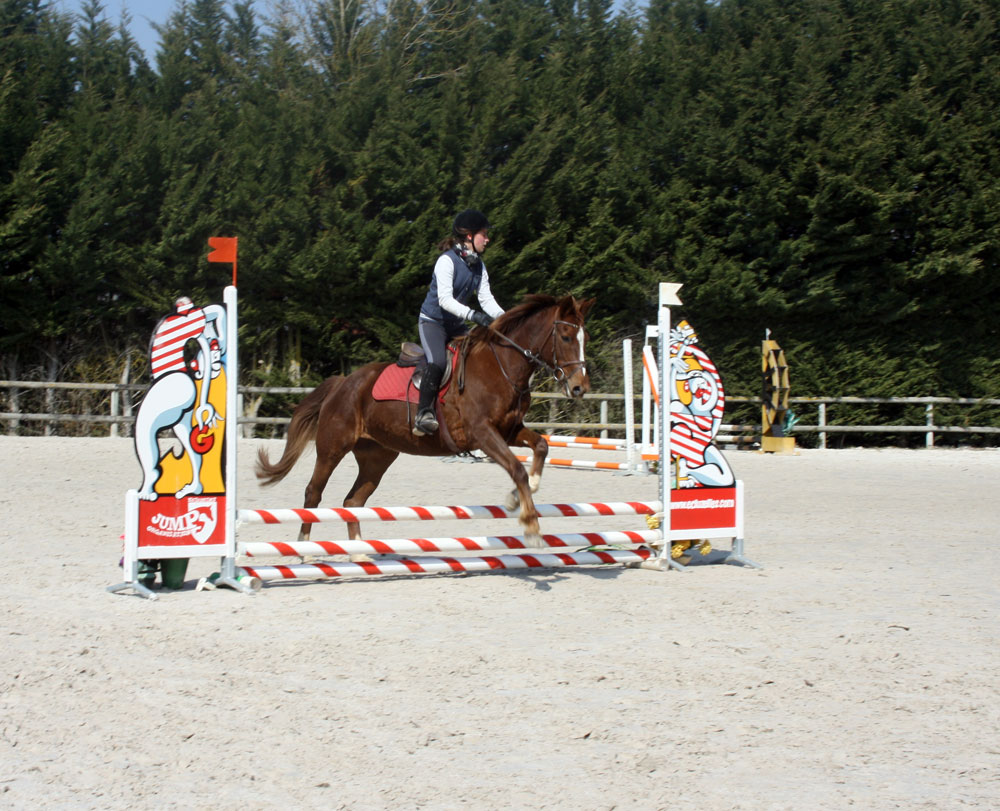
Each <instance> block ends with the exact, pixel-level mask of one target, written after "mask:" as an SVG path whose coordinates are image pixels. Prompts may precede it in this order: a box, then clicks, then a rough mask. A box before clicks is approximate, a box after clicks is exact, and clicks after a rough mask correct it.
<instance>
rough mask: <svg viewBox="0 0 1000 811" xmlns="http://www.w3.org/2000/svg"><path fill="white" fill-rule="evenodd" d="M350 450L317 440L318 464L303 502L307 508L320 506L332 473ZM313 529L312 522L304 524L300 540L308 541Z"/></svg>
mask: <svg viewBox="0 0 1000 811" xmlns="http://www.w3.org/2000/svg"><path fill="white" fill-rule="evenodd" d="M349 450H350V447H348V446H344V445H339V444H338V445H333V446H326V445H325V444H324V445H321V443H320V441H319V440H317V442H316V464H315V465H314V466H313V474H312V478H311V479H309V484H307V485H306V493H305V499H304V501H303V504H302V506H303V507H305V509H307V510H310V509H312V508H313V507H318V506H319V502H320V500H321V499H322V498H323V490H324V489H325V488H326V483H327V482H328V481H329V480H330V475H331V474H332V473H333V471H334V469H335V468H336V467H337V465H339V464H340V462H341V460H342V459H343V458H344V455H345V454H346V453H347V452H348V451H349ZM311 530H312V524H303V525H302V527H301V529H300V530H299V540H300V541H308V540H309V533H310V531H311Z"/></svg>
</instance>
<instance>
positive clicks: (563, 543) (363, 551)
mask: <svg viewBox="0 0 1000 811" xmlns="http://www.w3.org/2000/svg"><path fill="white" fill-rule="evenodd" d="M662 537H663V536H662V533H661V532H660V531H659V530H658V529H643V530H616V531H611V532H574V533H564V534H556V535H542V536H541V542H540V543H539V542H538V541H535V542H531V541H528V540H526V539H525V537H524V536H523V535H483V536H473V537H468V538H461V537H455V538H394V539H390V540H358V541H248V542H245V543H240V546H239V548H240V551H241V552H242V553H243V554H244V555H246V556H247V557H252V558H257V557H267V556H274V555H280V556H282V557H306V556H310V555H312V556H318V555H392V554H423V553H426V552H490V551H494V550H500V551H509V550H511V549H531V548H542V547H548V548H560V547H561V548H570V547H578V548H579V547H582V548H586V547H591V546H608V545H612V544H618V545H629V544H648V543H655V542H657V541H659V540H660V538H662Z"/></svg>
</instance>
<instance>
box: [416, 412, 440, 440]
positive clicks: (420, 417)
mask: <svg viewBox="0 0 1000 811" xmlns="http://www.w3.org/2000/svg"><path fill="white" fill-rule="evenodd" d="M437 429H438V421H437V420H436V419H435V418H434V412H433V411H431V410H430V409H429V408H425V409H424V410H423V411H420V412H418V413H417V416H416V417H414V418H413V433H414V434H415V435H416V436H427V434H433V433H434V432H435V431H437Z"/></svg>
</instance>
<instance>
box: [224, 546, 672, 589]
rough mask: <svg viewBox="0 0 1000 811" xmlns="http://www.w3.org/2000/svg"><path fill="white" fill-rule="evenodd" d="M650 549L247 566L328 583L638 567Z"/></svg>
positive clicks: (254, 573) (271, 576) (270, 577)
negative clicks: (408, 576) (347, 579)
mask: <svg viewBox="0 0 1000 811" xmlns="http://www.w3.org/2000/svg"><path fill="white" fill-rule="evenodd" d="M655 555H656V553H655V552H653V551H652V550H650V549H628V550H625V549H607V550H592V551H586V552H572V553H570V552H566V553H539V554H534V555H493V556H484V557H470V558H438V557H419V558H401V559H391V558H390V559H380V560H377V561H372V562H365V563H340V562H336V563H327V562H316V563H298V564H292V565H289V566H282V565H277V566H254V565H251V566H247V565H244V566H243V567H242V568H243V569H244V570H245V571H246V573H247V574H248V575H250V576H251V577H256V578H259V579H260V580H262V581H264V582H274V581H276V580H277V581H280V580H329V579H332V578H337V577H350V576H357V575H399V574H442V573H457V572H489V571H509V570H516V569H552V568H562V567H564V566H586V565H595V564H604V565H607V564H618V565H625V564H633V565H638V566H641V565H643V564H645V563H648V562H650V561H652V560H653V558H654V557H655Z"/></svg>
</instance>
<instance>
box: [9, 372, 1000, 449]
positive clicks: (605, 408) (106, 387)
mask: <svg viewBox="0 0 1000 811" xmlns="http://www.w3.org/2000/svg"><path fill="white" fill-rule="evenodd" d="M147 388H148V386H147V385H143V384H138V383H61V382H46V381H27V380H0V391H2V392H5V396H3V397H2V399H0V403H2V404H3V405H5V406H6V410H4V411H2V412H0V421H3V422H4V423H5V424H6V426H7V433H8V434H12V433H17V431H18V429H19V428H20V427H21V423H23V422H42V423H44V424H45V433H46V434H49V433H51V429H52V427H53V426H54V425H55V424H57V423H81V424H107V425H108V426H109V429H108V430H109V436H119V435H120V432H121V431H122V429H126V428H128V427H129V426H130V425H131V424H132V423H133V422H134V421H135V417H134V415H133V411H134V409H135V408H136V407H137V406H135V405H133V402H134V401H137V400H138V399H139V398H140V396H141V395H142V394H143V393H144V392H145V391H146V389H147ZM32 390H43V391H49V392H52V391H60V390H61V391H76V392H103V393H107V394H108V395H109V396H108V397H107V400H106V402H107V406H106V408H107V410H108V413H106V414H95V413H65V412H50V413H32V412H25V411H21V410H19V409H18V408H17V405H18V402H19V395H20V393H21V392H29V391H32ZM310 391H312V387H307V386H240V387H239V411H240V416H239V419H238V422H239V424H240V425H241V426H244V434H243V435H244V436H250V435H252V430H251V431H247V430H246V429H247V428H250V426H255V425H270V426H284V425H287V424H288V422H289V417H262V416H259V415H258V414H257V411H258V410H259V406H260V401H261V398H262V397H266V396H276V395H303V394H307V393H308V392H310ZM248 397H249V398H250V399H251V400H252V401H253V402H254V405H253V406H252V407H251V409H250V413H247V408H246V406H245V402H246V400H247V398H248ZM624 399H625V396H624V395H623V394H618V393H614V392H605V393H599V392H598V393H594V392H592V393H589V394H586V395H584V400H585V401H596V402H597V403H598V404H599V416H598V418H597V420H596V421H594V422H570V421H557V420H552V421H548V422H543V421H539V422H529V423H527V425H528V426H529V427H531V428H536V429H538V428H540V429H549V430H555V431H592V432H601V433H602V434H604V435H607V433H608V432H617V433H621V434H624V432H625V424H624V423H622V422H610V421H609V419H608V414H609V408H610V407H611V406H612V404H615V406H616V407H618V408H620V407H621V403H622V402H623V401H624ZM636 399H637V400H638V397H637V398H636ZM532 400H533V401H546V400H549V401H555V400H563V396H562V395H561V394H556V393H550V392H533V393H532ZM726 402H727V405H737V404H739V405H744V406H745V405H751V406H759V404H760V398H759V397H745V396H727V398H726ZM789 403H790V406H793V407H795V408H796V409H799V410H801V409H802V408H810V409H811V408H815V409H816V415H817V418H816V422H815V423H814V424H803V423H801V422H799V423H796V424H795V425H794V427H793V428H792V433H793V434H806V433H815V434H817V435H818V441H819V446H820V447H821V448H825V447H827V440H828V437H829V435H830V434H838V433H839V434H850V433H879V434H909V433H922V434H924V436H925V444H926V446H927V447H933V445H934V442H935V435H937V434H965V435H973V434H978V435H981V436H982V435H997V434H1000V409H998V410H997V412H996V416H995V417H991V421H995V422H996V423H997V424H994V425H980V426H973V425H946V424H938V423H936V422H935V406H951V407H953V406H960V407H966V408H972V407H981V406H988V407H996V406H1000V399H994V398H973V397H852V396H847V397H791V398H789ZM836 405H879V406H886V405H894V406H914V405H917V406H920V405H922V406H923V407H924V409H923V410H924V422H923V423H922V424H920V425H912V424H910V425H904V424H896V423H883V424H879V425H846V424H831V423H830V422H829V421H828V407H830V406H836ZM722 430H723V431H725V432H727V433H728V434H733V435H736V436H739V437H742V440H743V444H748V443H749V442H750V441H752V440H753V439H759V435H760V423H759V422H756V423H747V424H724V425H723V426H722Z"/></svg>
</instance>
